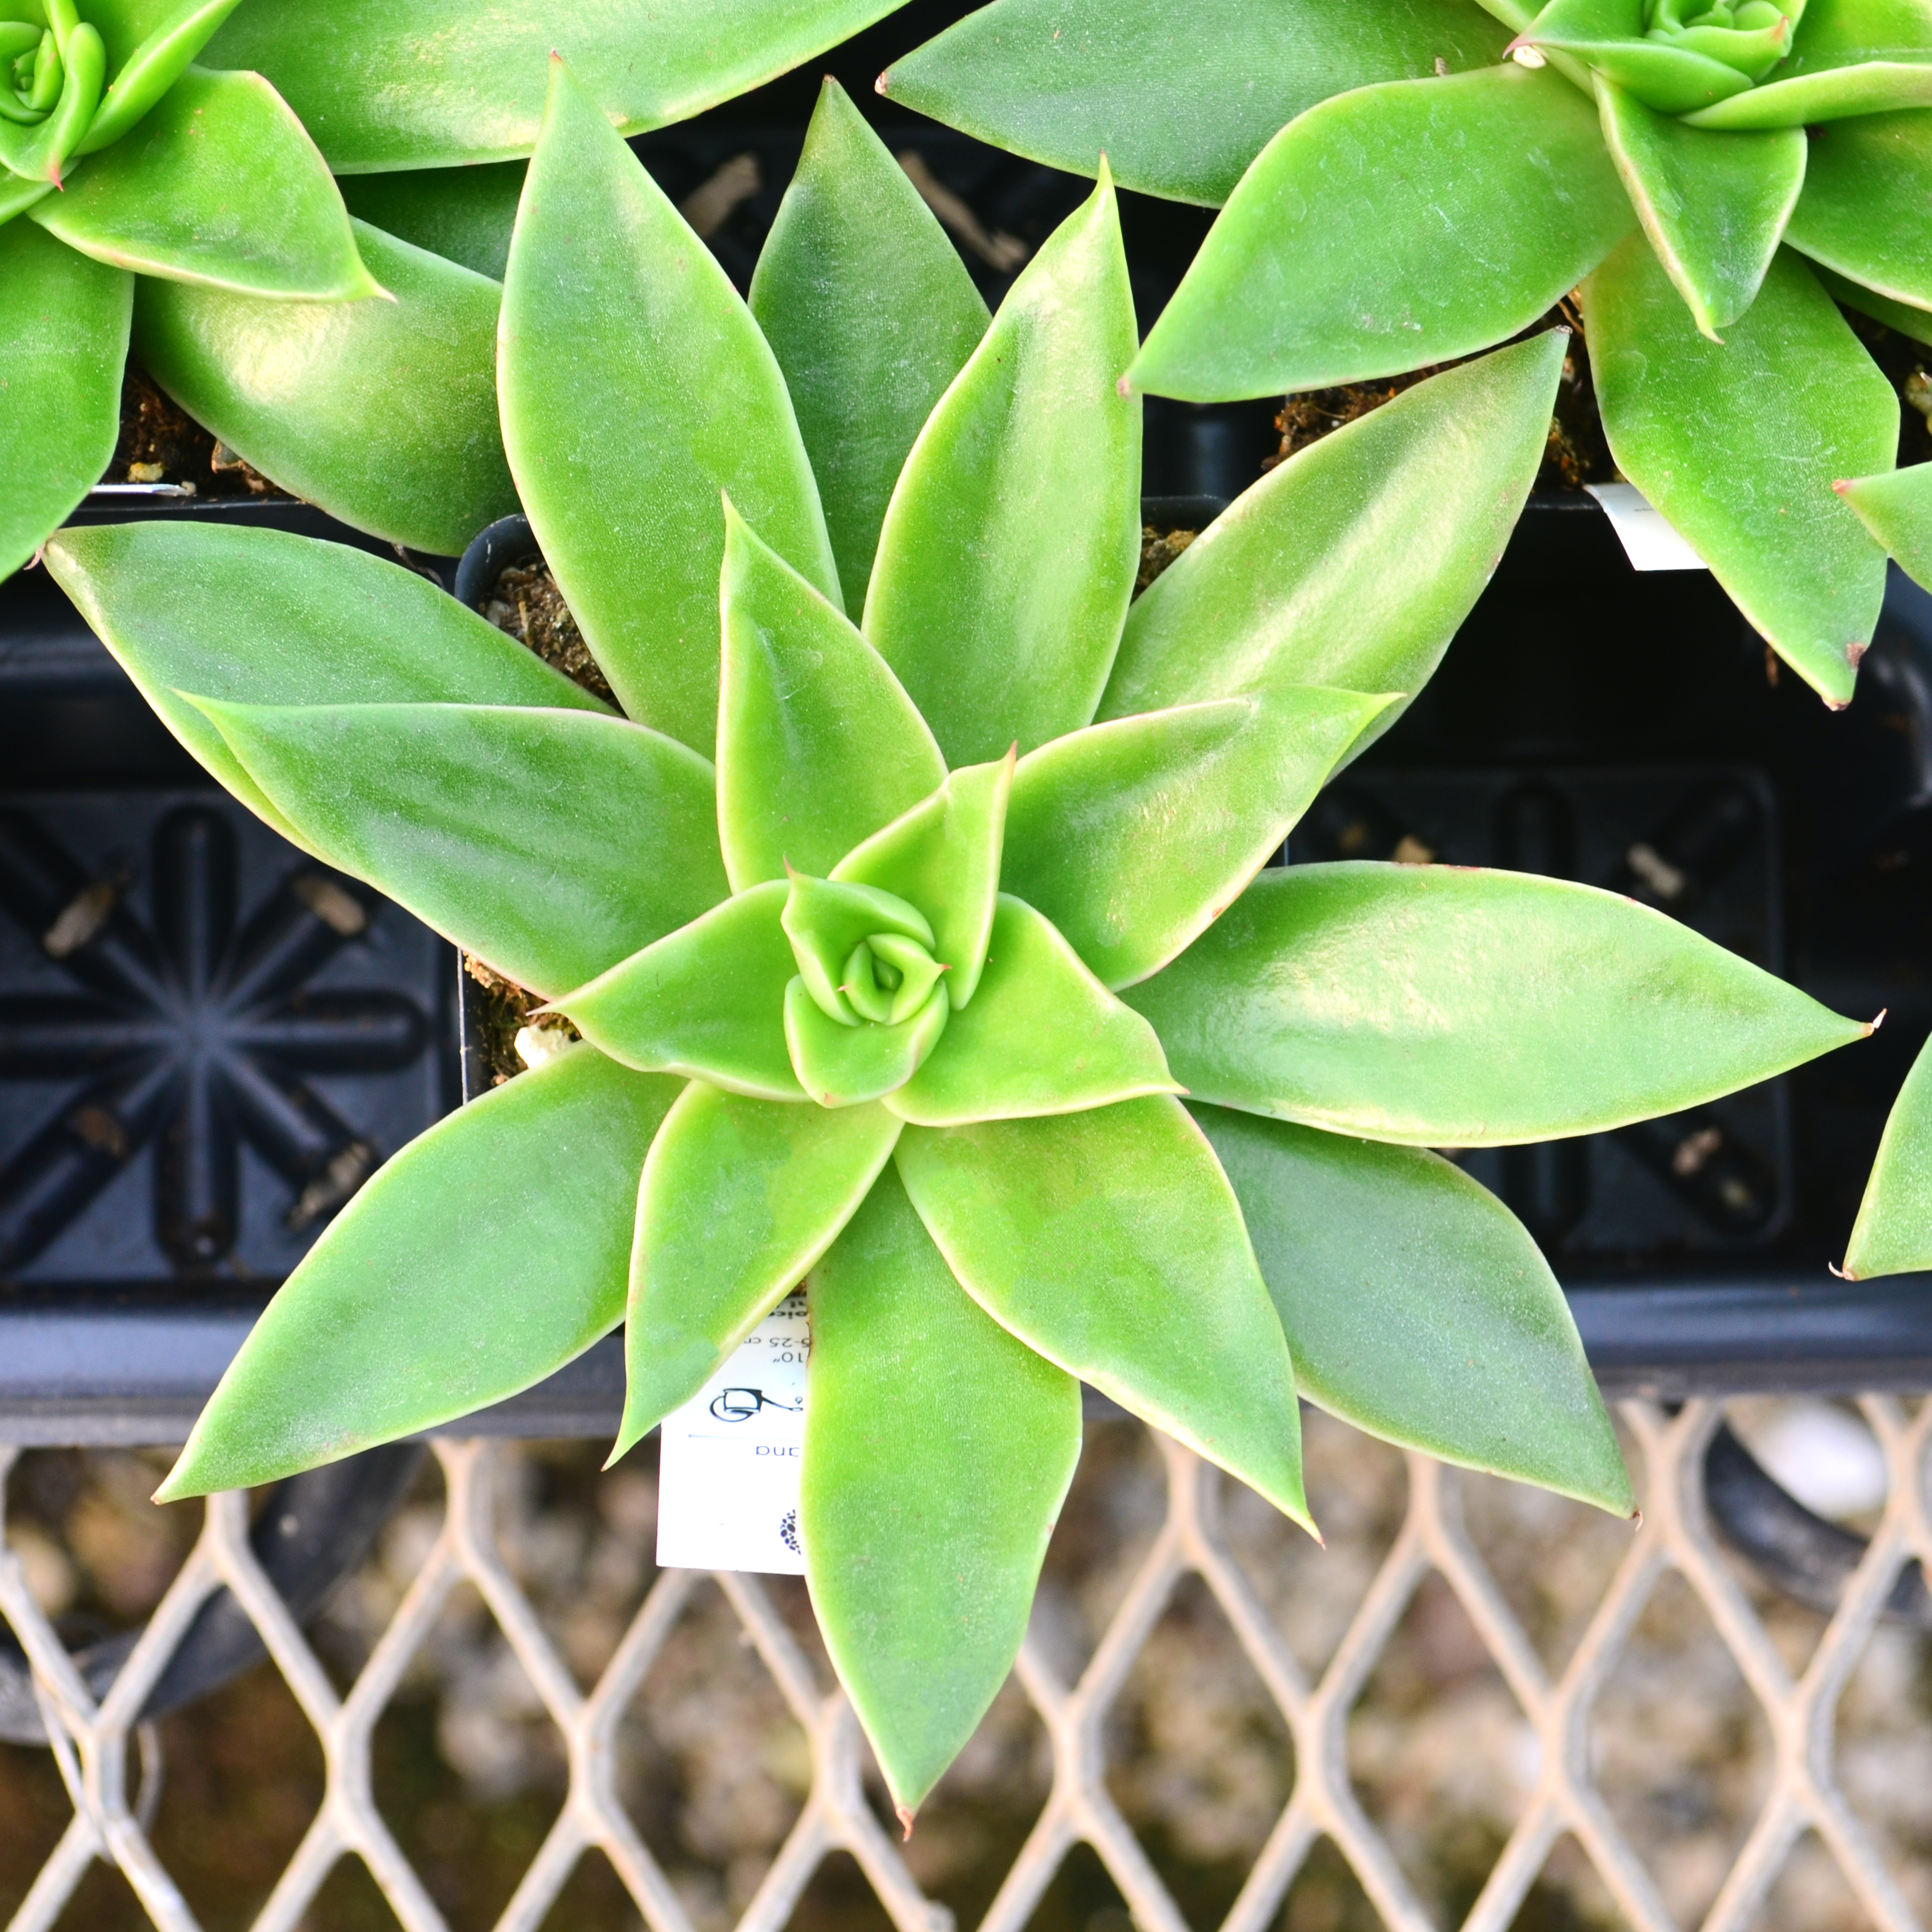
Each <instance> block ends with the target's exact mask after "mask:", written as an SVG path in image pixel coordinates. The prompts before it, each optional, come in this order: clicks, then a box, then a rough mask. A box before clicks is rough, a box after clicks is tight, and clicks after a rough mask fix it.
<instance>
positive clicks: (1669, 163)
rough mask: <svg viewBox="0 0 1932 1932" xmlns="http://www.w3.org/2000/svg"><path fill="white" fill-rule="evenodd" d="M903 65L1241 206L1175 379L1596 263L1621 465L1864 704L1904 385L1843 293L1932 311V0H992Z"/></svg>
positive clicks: (1883, 312) (1218, 393) (1139, 178)
mask: <svg viewBox="0 0 1932 1932" xmlns="http://www.w3.org/2000/svg"><path fill="white" fill-rule="evenodd" d="M880 87H881V89H882V90H883V91H884V92H886V93H887V94H888V95H890V96H891V98H892V99H894V100H895V101H903V102H904V103H906V104H907V105H909V106H911V107H916V108H918V109H920V110H922V111H924V112H926V113H929V114H933V115H937V116H938V118H941V119H942V120H944V121H949V122H950V123H952V124H953V125H955V126H958V127H964V128H965V129H966V130H968V131H969V132H971V133H975V134H977V135H979V136H982V137H983V138H985V139H991V140H994V141H997V142H1000V143H1001V145H1005V146H1007V147H1010V148H1014V149H1016V150H1017V151H1019V152H1022V153H1024V154H1031V155H1033V156H1035V157H1037V158H1040V159H1041V160H1048V161H1051V162H1053V163H1055V164H1056V165H1058V166H1062V167H1067V168H1073V169H1081V170H1084V171H1085V172H1090V173H1091V172H1092V171H1093V169H1094V167H1095V166H1096V165H1097V157H1098V156H1099V154H1100V153H1101V151H1103V150H1104V151H1106V154H1107V155H1108V157H1109V160H1110V163H1111V164H1112V167H1113V169H1114V171H1115V175H1116V176H1117V177H1118V179H1119V180H1120V181H1121V182H1122V183H1123V184H1125V185H1127V186H1129V187H1136V188H1142V189H1145V190H1147V191H1148V192H1150V193H1154V194H1160V195H1165V196H1170V197H1172V198H1175V199H1181V200H1184V201H1192V202H1199V203H1201V204H1202V205H1208V206H1221V205H1222V204H1223V203H1225V204H1226V205H1225V207H1223V209H1222V213H1221V214H1220V217H1219V218H1218V219H1217V221H1216V223H1215V224H1214V228H1213V229H1212V230H1211V233H1210V234H1209V236H1208V239H1207V242H1206V243H1205V245H1204V247H1203V248H1202V251H1201V252H1200V254H1199V256H1198V257H1197V258H1196V260H1195V262H1194V263H1193V266H1192V267H1191V268H1190V270H1189V272H1188V274H1187V278H1186V279H1185V280H1184V281H1183V283H1182V284H1181V288H1180V290H1179V292H1178V293H1177V295H1176V296H1175V299H1174V300H1173V302H1172V304H1171V305H1169V308H1168V309H1167V311H1166V314H1163V316H1162V317H1161V318H1160V320H1159V321H1158V323H1157V324H1156V325H1155V326H1154V329H1153V330H1152V332H1151V333H1150V335H1149V336H1148V341H1147V343H1146V344H1145V347H1144V348H1143V350H1142V353H1141V355H1140V356H1139V358H1138V359H1137V360H1136V362H1135V364H1134V366H1133V370H1132V371H1131V372H1130V381H1132V382H1133V383H1135V384H1136V385H1137V386H1140V387H1142V388H1144V389H1147V390H1148V391H1150V392H1153V393H1154V394H1156V395H1170V396H1178V397H1183V398H1190V399H1191V400H1193V401H1211V400H1214V399H1219V398H1233V397H1242V396H1259V395H1268V394H1271V393H1277V392H1282V391H1285V390H1286V391H1296V390H1306V389H1319V388H1322V387H1325V386H1328V385H1331V384H1336V383H1353V382H1358V381H1362V380H1368V379H1372V378H1376V377H1385V376H1391V375H1394V374H1399V373H1401V372H1403V371H1408V370H1412V369H1416V368H1423V367H1425V366H1427V365H1430V364H1433V363H1436V362H1442V361H1444V360H1446V359H1451V358H1454V357H1457V356H1465V355H1467V354H1469V353H1471V352H1472V351H1475V350H1481V349H1483V348H1485V347H1489V346H1490V345H1491V344H1495V343H1498V342H1501V341H1505V340H1507V339H1508V338H1510V337H1511V336H1512V335H1514V334H1516V333H1517V332H1518V331H1520V330H1522V329H1525V328H1527V327H1529V326H1531V325H1532V324H1533V323H1535V321H1536V320H1537V319H1538V317H1540V316H1541V315H1542V314H1544V313H1545V311H1547V309H1548V308H1550V305H1552V304H1553V303H1555V302H1557V301H1558V300H1559V299H1562V297H1564V296H1565V295H1566V294H1568V293H1569V292H1570V291H1571V290H1574V289H1578V287H1579V285H1580V299H1581V311H1582V314H1583V321H1584V324H1585V327H1586V332H1587V335H1588V338H1589V350H1590V358H1591V367H1592V373H1593V374H1594V377H1595V383H1596V391H1597V398H1598V403H1599V404H1600V405H1601V410H1602V414H1603V421H1604V430H1605V432H1606V434H1607V437H1608V438H1609V442H1610V449H1611V452H1612V453H1613V455H1614V457H1615V458H1616V463H1617V465H1618V466H1619V469H1621V470H1622V472H1623V473H1624V474H1625V475H1626V476H1628V478H1629V479H1630V480H1631V481H1632V482H1633V483H1634V484H1637V486H1638V487H1639V488H1640V489H1641V490H1643V493H1645V495H1646V496H1648V497H1649V499H1650V501H1651V502H1652V503H1653V504H1654V505H1655V506H1656V507H1657V508H1658V509H1659V510H1661V511H1662V512H1663V513H1664V515H1665V517H1667V518H1668V519H1669V520H1670V523H1672V525H1673V526H1674V527H1675V528H1676V529H1677V530H1678V531H1679V532H1680V534H1682V535H1683V536H1684V537H1685V539H1686V540H1687V541H1688V542H1689V543H1690V544H1691V547H1693V548H1694V550H1696V551H1697V554H1698V555H1699V556H1700V557H1702V558H1703V559H1704V561H1705V562H1707V563H1708V564H1709V565H1710V567H1711V568H1712V571H1714V572H1715V574H1716V575H1717V577H1718V580H1720V581H1721V583H1723V585H1724V588H1725V589H1727V591H1728V592H1730V595H1731V596H1732V597H1733V598H1734V599H1735V600H1736V602H1737V603H1738V604H1739V607H1741V608H1742V610H1743V611H1744V613H1745V615H1746V616H1747V617H1748V618H1749V619H1750V620H1751V622H1752V623H1753V624H1754V625H1755V626H1756V627H1757V629H1758V630H1760V631H1761V632H1763V634H1764V635H1765V637H1767V638H1768V639H1769V640H1770V642H1771V643H1772V645H1773V646H1774V647H1775V649H1776V650H1777V651H1778V653H1779V655H1781V657H1783V658H1784V660H1785V661H1786V662H1787V663H1788V664H1790V665H1791V666H1792V667H1793V669H1794V670H1796V672H1797V673H1799V676H1801V677H1802V678H1803V679H1805V681H1806V682H1808V683H1809V684H1810V685H1812V686H1813V687H1814V688H1815V689H1816V690H1817V691H1818V692H1819V693H1820V695H1821V696H1822V697H1823V698H1824V699H1825V700H1826V702H1827V703H1830V704H1832V705H1833V706H1842V705H1843V704H1844V703H1846V702H1848V701H1849V698H1850V697H1851V694H1852V687H1853V683H1854V673H1855V670H1856V668H1857V665H1858V660H1859V658H1860V657H1861V655H1863V653H1864V650H1865V649H1866V646H1867V644H1868V643H1869V642H1870V638H1871V635H1872V629H1873V624H1874V622H1876V618H1877V615H1878V610H1879V601H1880V599H1881V597H1882V593H1883V590H1884V583H1885V557H1884V554H1883V551H1882V549H1881V547H1879V544H1877V543H1875V542H1874V541H1873V539H1872V538H1871V537H1870V535H1868V534H1867V532H1866V530H1865V529H1864V528H1863V527H1861V523H1860V521H1859V519H1858V517H1857V516H1855V515H1854V514H1852V511H1851V509H1850V508H1848V507H1847V505H1846V504H1845V503H1844V502H1841V501H1840V500H1839V499H1838V498H1837V497H1836V496H1834V494H1833V493H1832V485H1833V484H1834V483H1835V482H1836V481H1838V480H1839V479H1840V478H1848V477H1849V478H1863V477H1867V476H1871V475H1875V474H1876V473H1879V472H1886V471H1889V470H1890V469H1891V467H1892V465H1893V463H1894V461H1895V460H1896V458H1897V436H1898V408H1897V399H1896V398H1895V397H1894V394H1893V392H1892V389H1891V385H1890V384H1889V383H1888V381H1887V380H1885V377H1883V375H1882V374H1881V373H1880V372H1879V369H1878V368H1876V365H1874V364H1873V362H1872V361H1871V359H1870V357H1869V356H1867V354H1866V353H1865V351H1864V349H1863V348H1862V347H1861V346H1860V344H1859V343H1858V339H1857V338H1856V336H1855V335H1854V334H1853V332H1852V329H1851V328H1850V326H1849V325H1848V324H1847V323H1846V320H1845V319H1844V317H1843V316H1842V315H1841V313H1840V311H1839V309H1838V306H1837V303H1838V302H1843V303H1844V304H1846V305H1848V306H1849V307H1851V308H1856V309H1858V310H1860V311H1863V312H1864V314H1867V315H1869V316H1872V317H1876V318H1877V319H1878V320H1880V321H1882V322H1884V323H1888V324H1889V325H1890V326H1892V327H1893V328H1895V329H1901V330H1903V332H1905V333H1906V334H1907V335H1910V336H1912V337H1913V338H1915V339H1916V340H1918V341H1923V342H1932V248H1928V247H1927V245H1926V242H1925V239H1924V216H1923V211H1924V208H1925V207H1926V205H1927V200H1928V197H1932V7H1927V6H1926V5H1924V0H1809V4H1808V5H1807V4H1806V0H1778V4H1772V0H1550V4H1549V5H1547V6H1545V7H1542V8H1541V10H1540V11H1539V10H1537V9H1536V8H1535V7H1533V6H1528V5H1523V4H1521V0H1480V4H1479V0H1358V4H1354V5H1347V6H1335V5H1328V4H1325V0H1283V4H1281V5H1274V6H1271V7H1267V8H1265V9H1262V10H1259V11H1258V10H1256V9H1255V8H1253V7H1247V6H1244V5H1242V4H1241V0H1203V3H1202V4H1196V0H1187V4H1182V0H1153V4H1151V5H1142V4H1139V0H1136V4H1133V5H1127V4H1125V3H1124V0H997V4H995V5H992V6H989V7H986V8H985V9H983V10H982V11H981V12H980V13H975V14H973V15H971V16H970V17H968V19H966V20H964V21H962V22H961V23H959V25H958V26H955V27H953V28H951V29H950V30H949V31H947V32H946V33H945V34H941V36H940V37H938V39H937V40H933V41H932V42H930V43H928V44H927V45H926V46H924V47H922V48H921V49H919V50H918V51H917V52H915V53H913V55H910V56H909V57H908V58H906V59H905V60H904V61H902V62H899V63H898V65H895V67H893V68H892V69H891V70H890V71H889V72H888V73H887V74H886V75H885V76H883V77H882V79H881V81H880Z"/></svg>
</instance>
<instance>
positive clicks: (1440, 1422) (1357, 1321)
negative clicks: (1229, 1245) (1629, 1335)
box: [1196, 1107, 1634, 1516]
mask: <svg viewBox="0 0 1932 1932" xmlns="http://www.w3.org/2000/svg"><path fill="white" fill-rule="evenodd" d="M1196 1118H1197V1119H1198V1120H1199V1122H1200V1124H1201V1126H1202V1129H1203V1130H1204V1131H1205V1133H1206V1134H1207V1136H1208V1140H1209V1141H1210V1142H1211V1143H1212V1145H1213V1146H1214V1151H1215V1153H1216V1154H1217V1155H1219V1156H1220V1161H1221V1166H1222V1167H1223V1169H1224V1170H1225V1171H1226V1174H1227V1176H1228V1178H1229V1181H1232V1183H1233V1184H1234V1188H1235V1194H1236V1195H1237V1196H1238V1197H1239V1199H1240V1201H1241V1213H1242V1214H1243V1216H1244V1218H1245V1219H1246V1220H1247V1224H1248V1232H1249V1234H1250V1236H1251V1237H1252V1238H1253V1241H1254V1244H1255V1256H1256V1259H1257V1260H1258V1261H1259V1262H1260V1263H1261V1268H1262V1275H1263V1276H1264V1277H1265V1278H1266V1280H1267V1282H1268V1289H1269V1292H1270V1293H1271V1294H1272V1295H1274V1305H1275V1312H1276V1313H1277V1314H1278V1315H1279V1316H1280V1317H1281V1325H1282V1328H1283V1330H1284V1331H1286V1334H1287V1336H1288V1346H1289V1352H1290V1353H1291V1354H1292V1355H1293V1356H1294V1358H1295V1380H1296V1382H1297V1385H1298V1387H1299V1388H1300V1389H1301V1393H1302V1394H1304V1395H1305V1396H1306V1397H1307V1398H1308V1400H1310V1402H1313V1403H1319V1405H1320V1406H1322V1408H1324V1409H1327V1410H1328V1411H1329V1412H1330V1413H1331V1415H1339V1416H1340V1417H1341V1418H1343V1420H1344V1421H1348V1422H1352V1423H1353V1424H1355V1427H1357V1428H1358V1429H1366V1430H1368V1432H1369V1433H1370V1434H1371V1435H1373V1436H1380V1437H1382V1439H1383V1440H1384V1441H1385V1442H1394V1443H1398V1444H1400V1445H1401V1446H1402V1447H1403V1448H1406V1449H1420V1450H1422V1451H1424V1452H1425V1453H1426V1454H1429V1455H1431V1456H1434V1457H1439V1458H1440V1459H1441V1460H1443V1461H1445V1462H1450V1463H1461V1464H1463V1466H1465V1467H1466V1468H1469V1469H1487V1470H1490V1471H1493V1472H1494V1473H1496V1475H1502V1476H1513V1477H1514V1478H1517V1481H1520V1482H1526V1483H1537V1484H1541V1486H1542V1487H1544V1488H1545V1489H1550V1490H1556V1491H1557V1492H1558V1493H1559V1494H1561V1495H1563V1496H1576V1497H1577V1498H1579V1499H1581V1500H1582V1501H1583V1502H1589V1503H1595V1504H1596V1505H1598V1508H1601V1509H1607V1510H1608V1511H1610V1512H1611V1513H1612V1514H1613V1515H1617V1516H1628V1514H1630V1513H1631V1510H1632V1508H1634V1500H1633V1499H1632V1497H1631V1487H1630V1477H1629V1475H1628V1473H1627V1472H1626V1471H1625V1468H1624V1464H1623V1458H1622V1456H1621V1455H1620V1454H1619V1453H1618V1449H1617V1441H1616V1432H1615V1431H1614V1430H1613V1429H1612V1428H1611V1427H1610V1417H1609V1416H1608V1415H1607V1414H1606V1413H1605V1412H1604V1401H1603V1397H1601V1396H1600V1395H1599V1394H1598V1393H1597V1385H1596V1382H1595V1379H1594V1378H1593V1377H1592V1375H1591V1373H1590V1365H1589V1362H1588V1361H1586V1360H1585V1359H1584V1355H1583V1343H1582V1341H1581V1340H1580V1339H1579V1337H1578V1336H1577V1325H1576V1323H1575V1322H1574V1321H1573V1320H1572V1319H1571V1314H1570V1305H1569V1304H1568V1302H1566V1301H1565V1300H1564V1298H1563V1291H1562V1289H1560V1288H1559V1286H1557V1284H1556V1277H1555V1276H1554V1275H1553V1274H1551V1273H1550V1264H1549V1263H1548V1262H1546V1261H1545V1260H1544V1259H1543V1256H1542V1255H1541V1253H1539V1252H1538V1249H1537V1246H1536V1244H1535V1241H1532V1240H1531V1238H1530V1237H1529V1231H1528V1230H1527V1229H1526V1228H1525V1227H1524V1226H1523V1224H1522V1223H1521V1222H1520V1221H1519V1220H1517V1218H1516V1217H1515V1216H1514V1214H1511V1212H1510V1211H1509V1210H1508V1208H1505V1206H1504V1205H1503V1204H1502V1202H1500V1201H1499V1200H1498V1199H1496V1196H1494V1195H1493V1194H1492V1193H1490V1191H1489V1190H1488V1189H1487V1188H1486V1187H1482V1186H1481V1185H1480V1184H1478V1182H1476V1181H1472V1180H1471V1179H1470V1178H1469V1176H1468V1175H1466V1174H1464V1173H1463V1172H1462V1171H1461V1170H1460V1169H1459V1168H1457V1167H1455V1166H1452V1165H1451V1163H1449V1162H1448V1161H1446V1160H1443V1159H1442V1157H1441V1156H1440V1155H1439V1154H1430V1153H1427V1152H1426V1151H1424V1150H1423V1149H1422V1148H1406V1147H1387V1146H1384V1145H1380V1144H1379V1143H1378V1142H1374V1141H1361V1140H1356V1139H1352V1138H1347V1137H1345V1136H1342V1135H1339V1134H1325V1133H1317V1132H1316V1130H1314V1129H1313V1128H1312V1127H1293V1126H1291V1125H1290V1124H1289V1123H1288V1122H1286V1121H1265V1120H1261V1119H1258V1118H1256V1116H1255V1115H1252V1114H1236V1113H1229V1112H1225V1111H1224V1110H1223V1109H1221V1108H1219V1107H1202V1108H1199V1109H1196Z"/></svg>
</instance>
